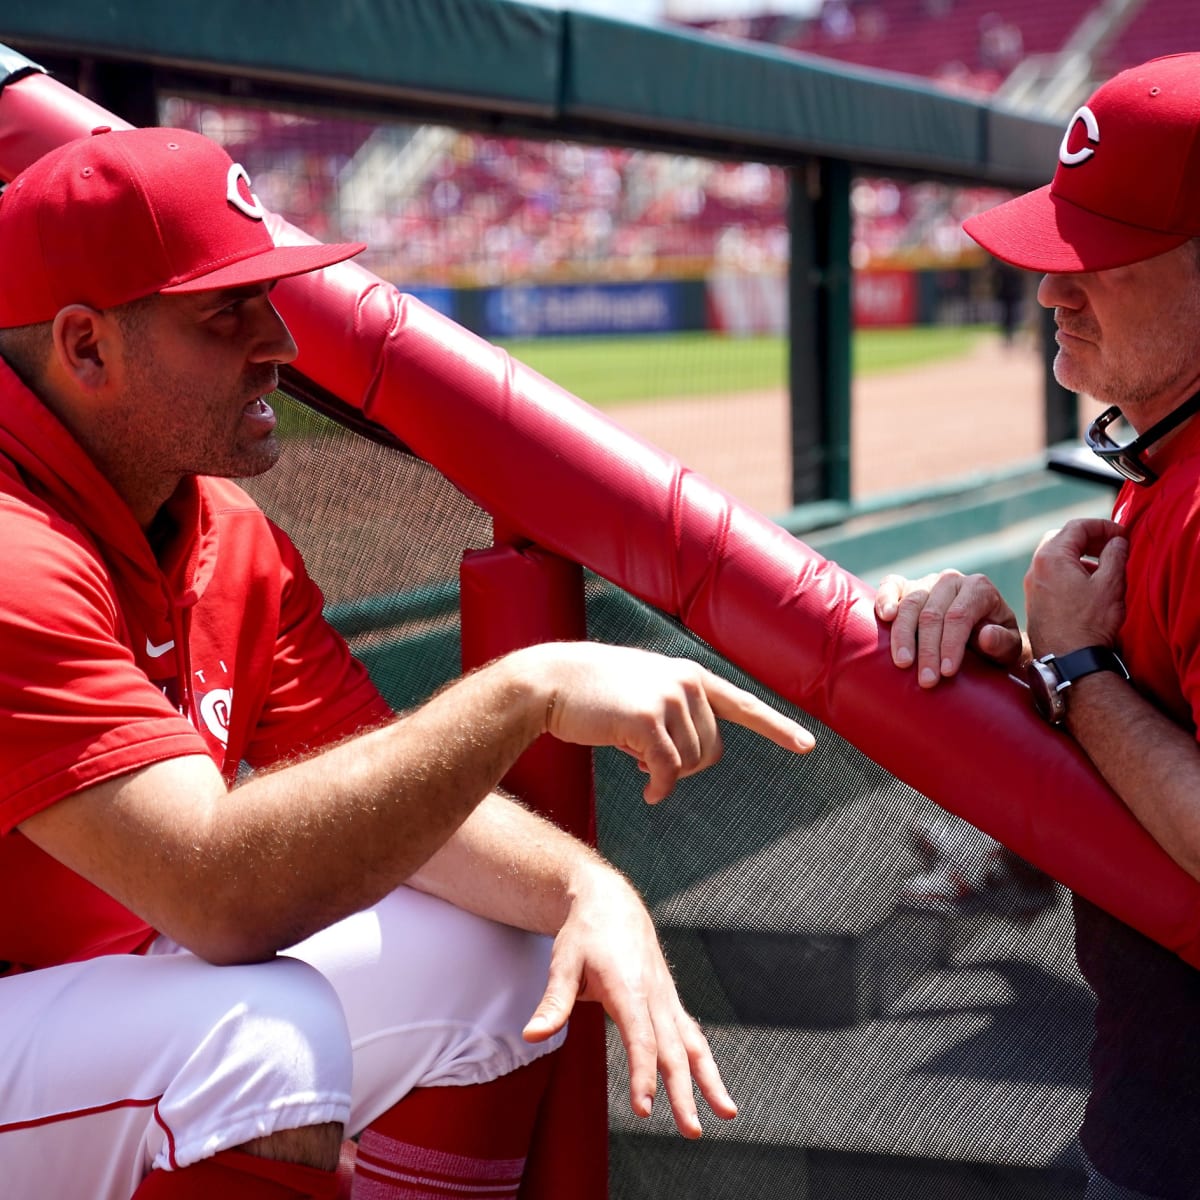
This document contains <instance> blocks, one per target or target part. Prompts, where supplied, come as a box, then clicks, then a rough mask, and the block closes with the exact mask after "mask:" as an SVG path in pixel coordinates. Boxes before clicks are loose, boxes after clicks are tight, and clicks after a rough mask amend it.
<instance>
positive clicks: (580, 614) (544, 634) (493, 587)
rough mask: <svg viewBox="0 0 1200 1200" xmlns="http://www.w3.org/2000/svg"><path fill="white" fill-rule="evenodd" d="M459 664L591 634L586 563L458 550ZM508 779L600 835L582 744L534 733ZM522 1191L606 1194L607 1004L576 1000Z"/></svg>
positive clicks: (546, 1196) (591, 839)
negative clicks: (461, 553) (585, 589)
mask: <svg viewBox="0 0 1200 1200" xmlns="http://www.w3.org/2000/svg"><path fill="white" fill-rule="evenodd" d="M459 578H460V583H461V601H460V611H461V617H462V665H463V670H464V671H469V670H472V669H474V668H476V667H481V666H483V665H484V664H485V663H488V662H490V661H491V660H492V659H493V658H497V657H498V656H500V655H501V654H507V653H509V652H510V651H512V650H517V649H520V648H521V647H522V646H532V645H535V644H537V643H538V642H549V641H577V640H582V639H583V638H585V637H586V636H587V618H586V613H585V609H584V597H583V572H582V570H581V569H580V567H579V566H578V564H576V563H573V562H570V561H568V560H567V559H565V558H559V557H558V556H557V555H554V554H549V553H547V552H546V551H544V550H539V549H537V548H536V547H527V548H518V547H516V546H511V545H498V546H495V547H493V548H492V549H490V550H476V551H471V552H469V553H468V554H466V555H465V556H464V558H463V563H462V567H461V570H460V573H459ZM504 786H505V787H506V788H507V789H508V790H509V791H510V792H512V793H513V794H514V795H516V796H519V797H520V798H521V799H522V800H523V801H525V802H526V803H527V804H528V805H529V806H530V807H531V808H534V809H536V810H537V811H538V812H540V813H542V815H543V816H546V817H548V818H549V819H550V820H552V821H554V822H556V823H557V824H558V825H560V826H562V827H563V828H564V829H566V830H568V831H569V832H571V833H573V834H575V836H576V837H579V838H582V839H584V840H585V841H587V842H588V843H590V844H591V845H595V843H596V808H595V790H594V786H593V777H592V755H591V751H590V750H589V749H588V748H587V747H586V746H572V745H568V744H567V743H565V742H560V741H557V740H556V739H555V738H552V737H549V736H545V737H541V738H539V739H538V740H537V741H536V742H534V744H533V745H532V746H530V747H529V749H528V750H527V751H526V752H525V753H524V754H523V755H522V756H521V757H520V759H518V761H517V762H516V763H515V764H514V766H513V768H512V770H511V771H510V772H509V774H508V775H507V776H506V777H505V779H504ZM520 1195H521V1200H554V1198H555V1197H562V1196H570V1197H572V1198H573V1200H605V1197H606V1196H607V1195H608V1087H607V1079H606V1051H605V1036H604V1011H603V1009H601V1008H600V1006H599V1005H597V1004H580V1005H578V1006H577V1007H576V1009H575V1012H574V1013H573V1014H572V1016H571V1024H570V1028H569V1029H568V1032H567V1040H566V1043H565V1044H564V1045H563V1047H562V1049H561V1050H560V1051H559V1052H558V1055H557V1061H556V1062H555V1064H554V1071H553V1073H552V1075H551V1076H550V1083H549V1086H548V1088H547V1092H546V1097H545V1100H544V1101H543V1103H542V1107H541V1111H540V1113H539V1115H538V1123H537V1127H536V1128H535V1130H534V1141H533V1145H532V1147H531V1149H530V1154H529V1159H528V1161H527V1162H526V1166H525V1176H524V1179H523V1180H522V1183H521V1193H520Z"/></svg>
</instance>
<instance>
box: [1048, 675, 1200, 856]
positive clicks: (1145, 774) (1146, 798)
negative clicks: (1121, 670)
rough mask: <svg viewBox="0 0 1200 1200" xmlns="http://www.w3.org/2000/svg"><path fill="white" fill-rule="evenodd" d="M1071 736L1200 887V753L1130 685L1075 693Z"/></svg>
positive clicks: (1096, 679) (1089, 682) (1098, 679)
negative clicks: (1197, 881) (1196, 880)
mask: <svg viewBox="0 0 1200 1200" xmlns="http://www.w3.org/2000/svg"><path fill="white" fill-rule="evenodd" d="M1067 729H1068V730H1069V732H1070V733H1071V735H1072V737H1074V738H1075V740H1076V741H1077V742H1078V743H1079V744H1080V746H1081V747H1082V748H1083V750H1084V752H1085V753H1086V754H1087V756H1088V758H1090V759H1091V760H1092V762H1093V764H1094V765H1095V766H1096V768H1097V769H1098V770H1099V771H1100V773H1101V774H1102V775H1103V776H1104V778H1105V779H1106V780H1107V782H1108V784H1109V786H1110V787H1112V789H1113V791H1115V792H1116V793H1117V795H1118V796H1120V797H1121V799H1122V800H1124V802H1125V803H1126V804H1127V805H1128V806H1129V809H1130V810H1131V811H1132V813H1133V815H1134V816H1135V817H1137V819H1138V821H1139V822H1140V823H1141V824H1142V825H1143V826H1144V827H1145V829H1146V830H1147V831H1148V832H1149V833H1150V836H1151V837H1153V838H1154V840H1155V841H1156V842H1158V844H1159V845H1160V846H1162V848H1163V849H1164V850H1165V851H1166V852H1167V853H1168V854H1169V855H1170V856H1171V857H1172V858H1173V859H1174V860H1175V861H1176V862H1177V863H1178V864H1179V865H1180V866H1181V867H1183V869H1184V870H1185V871H1187V872H1188V873H1189V874H1190V875H1192V876H1194V877H1195V878H1197V879H1200V746H1198V745H1197V743H1196V739H1195V737H1194V736H1193V735H1192V734H1191V733H1189V732H1188V731H1187V730H1184V729H1181V728H1180V727H1179V726H1178V725H1176V724H1175V723H1174V722H1173V721H1171V720H1170V719H1169V718H1167V717H1165V716H1163V714H1162V713H1161V712H1159V711H1158V709H1156V708H1155V707H1154V706H1153V705H1152V704H1150V703H1149V702H1148V701H1147V700H1145V699H1144V698H1143V697H1142V696H1141V695H1139V694H1138V692H1137V691H1136V690H1135V689H1134V688H1132V687H1131V686H1130V685H1129V684H1128V683H1126V682H1125V681H1124V680H1122V679H1119V678H1118V677H1117V676H1116V675H1113V674H1112V673H1110V672H1097V673H1096V674H1094V675H1089V676H1086V677H1085V678H1083V679H1081V680H1079V681H1077V682H1076V683H1074V684H1073V685H1072V686H1071V689H1070V695H1069V697H1068V706H1067Z"/></svg>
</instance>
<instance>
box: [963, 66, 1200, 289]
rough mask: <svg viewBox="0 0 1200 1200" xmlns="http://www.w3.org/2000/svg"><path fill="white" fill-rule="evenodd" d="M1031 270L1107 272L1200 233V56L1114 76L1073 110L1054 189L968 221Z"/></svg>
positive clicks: (978, 235)
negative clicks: (1084, 102) (1111, 268)
mask: <svg viewBox="0 0 1200 1200" xmlns="http://www.w3.org/2000/svg"><path fill="white" fill-rule="evenodd" d="M963 228H964V229H965V230H966V232H967V233H968V234H969V235H970V236H971V237H973V238H974V239H975V240H976V241H977V242H978V243H979V244H980V245H981V246H983V248H984V249H985V250H990V251H991V252H992V254H994V255H995V256H996V257H997V258H1001V259H1003V260H1004V261H1005V262H1009V263H1012V264H1013V265H1014V266H1017V267H1024V268H1026V269H1027V270H1031V271H1049V272H1055V273H1058V272H1071V271H1105V270H1108V269H1109V268H1110V267H1123V266H1127V265H1128V264H1129V263H1134V262H1140V261H1141V260H1142V259H1146V258H1153V257H1155V256H1156V255H1158V254H1165V253H1166V252H1167V251H1168V250H1173V249H1174V248H1175V247H1176V246H1181V245H1183V243H1184V242H1186V241H1188V240H1189V239H1191V238H1194V237H1200V54H1173V55H1170V56H1168V57H1166V58H1156V59H1153V60H1152V61H1151V62H1148V63H1144V64H1143V65H1142V66H1140V67H1131V68H1129V70H1127V71H1122V72H1121V73H1120V74H1119V75H1114V76H1113V78H1112V79H1110V80H1109V81H1108V82H1107V83H1105V84H1103V85H1102V86H1101V87H1099V88H1098V89H1097V90H1096V91H1095V92H1094V93H1093V94H1092V97H1091V99H1090V100H1088V102H1087V103H1086V104H1084V105H1081V106H1080V107H1079V108H1078V109H1076V110H1075V112H1074V114H1073V115H1072V117H1071V119H1070V121H1069V122H1068V123H1067V130H1066V133H1065V134H1063V140H1062V144H1061V145H1060V146H1059V150H1058V169H1057V170H1056V171H1055V173H1054V180H1053V182H1052V183H1050V184H1048V185H1047V186H1046V187H1043V188H1038V189H1037V190H1036V191H1033V192H1028V193H1026V194H1025V195H1024V196H1018V197H1016V199H1014V200H1009V201H1007V202H1006V203H1004V204H1001V205H999V206H998V207H996V208H993V209H989V210H988V211H987V212H984V213H980V214H979V215H978V216H974V217H971V218H969V219H968V220H967V221H964V222H963Z"/></svg>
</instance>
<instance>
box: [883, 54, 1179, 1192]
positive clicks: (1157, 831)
mask: <svg viewBox="0 0 1200 1200" xmlns="http://www.w3.org/2000/svg"><path fill="white" fill-rule="evenodd" d="M1058 158H1059V162H1058V168H1057V170H1056V172H1055V175H1054V180H1053V182H1052V183H1051V184H1049V185H1048V186H1047V187H1043V188H1040V189H1038V190H1037V191H1034V192H1031V193H1029V194H1027V195H1024V196H1019V197H1017V198H1016V199H1014V200H1011V201H1009V202H1008V203H1006V204H1002V205H1000V206H999V207H997V208H995V209H992V210H990V211H988V212H986V213H983V214H982V215H980V216H977V217H974V218H972V219H970V220H969V221H967V222H966V225H965V228H966V230H967V232H968V233H969V234H970V235H971V236H972V237H973V238H975V239H976V241H978V242H979V243H980V244H981V245H982V246H984V247H985V248H986V249H988V250H989V251H991V252H992V253H993V254H994V255H996V257H998V258H1000V259H1003V260H1004V261H1005V262H1009V263H1012V264H1013V265H1015V266H1017V267H1023V268H1025V269H1027V270H1033V271H1039V272H1042V273H1043V278H1042V281H1041V284H1040V287H1039V289H1038V300H1039V301H1040V303H1041V304H1042V305H1044V306H1045V307H1047V308H1052V309H1053V310H1054V317H1055V322H1056V324H1057V326H1058V333H1057V342H1058V354H1057V357H1056V359H1055V364H1054V371H1055V376H1056V378H1057V379H1058V380H1059V382H1060V383H1062V384H1063V386H1065V387H1067V388H1070V389H1072V390H1073V391H1076V392H1083V393H1087V394H1089V395H1092V396H1094V397H1096V398H1097V399H1100V400H1102V401H1104V402H1105V403H1107V404H1108V405H1109V406H1110V407H1109V408H1108V409H1107V410H1106V411H1105V412H1104V413H1103V414H1102V415H1101V416H1100V417H1098V418H1097V419H1096V421H1095V422H1093V424H1092V427H1091V429H1090V430H1089V432H1088V439H1087V440H1088V442H1089V445H1090V446H1091V448H1092V449H1093V450H1094V451H1095V452H1096V453H1097V454H1099V455H1100V456H1101V457H1102V458H1103V459H1104V460H1105V461H1107V462H1109V463H1110V464H1111V465H1112V466H1113V467H1115V468H1116V469H1117V470H1118V471H1119V472H1120V473H1121V474H1122V475H1123V476H1124V477H1125V478H1126V480H1127V481H1128V482H1126V483H1125V484H1124V486H1123V487H1122V489H1121V492H1120V494H1119V495H1118V497H1117V501H1116V505H1115V507H1114V509H1113V519H1112V520H1111V521H1105V520H1078V521H1071V522H1069V523H1068V524H1067V525H1066V526H1064V527H1063V528H1062V529H1061V530H1058V531H1057V532H1055V533H1054V534H1052V535H1048V536H1047V537H1046V538H1045V539H1044V540H1043V542H1042V544H1041V546H1040V547H1039V548H1038V551H1037V553H1036V554H1035V556H1034V559H1033V563H1032V565H1031V567H1030V569H1029V572H1028V574H1027V575H1026V578H1025V603H1026V615H1027V622H1028V629H1027V632H1026V635H1025V636H1022V633H1021V631H1020V629H1019V628H1018V624H1017V619H1016V617H1015V615H1014V613H1013V611H1012V609H1011V608H1010V607H1009V605H1008V604H1007V603H1006V602H1005V601H1004V599H1003V598H1002V597H1001V595H1000V593H999V592H998V590H997V589H996V588H995V586H994V585H993V584H992V583H991V582H990V581H989V580H987V579H986V578H984V577H983V576H971V577H965V576H963V575H961V574H959V573H957V572H953V571H945V572H942V573H940V574H937V575H932V576H929V577H927V578H925V579H921V580H915V581H914V580H904V579H900V578H898V577H889V578H888V579H885V580H884V581H883V582H882V583H881V585H880V587H879V591H878V595H877V598H876V612H877V615H878V616H879V618H880V619H881V620H882V621H885V622H890V623H891V651H892V658H893V661H894V662H895V664H896V665H897V666H898V667H903V668H906V669H915V670H916V671H917V675H918V679H919V682H920V684H921V686H923V687H934V686H936V685H937V684H938V683H939V681H940V680H942V679H944V678H946V677H949V676H953V675H954V674H955V673H956V672H957V671H958V669H959V667H960V666H961V664H962V660H963V655H964V653H965V651H966V650H967V648H968V647H970V648H972V649H973V650H975V651H977V652H979V653H981V654H983V655H984V656H986V657H988V658H990V659H993V660H995V661H996V662H998V663H1000V664H1003V665H1005V666H1007V667H1009V668H1012V667H1015V666H1018V665H1023V666H1024V668H1025V670H1026V672H1027V676H1028V680H1029V685H1030V689H1031V693H1032V696H1033V700H1034V703H1035V704H1036V706H1037V708H1038V711H1039V712H1040V713H1041V714H1042V715H1043V716H1044V717H1045V718H1046V720H1047V721H1048V722H1050V723H1051V724H1052V725H1053V726H1054V727H1055V728H1056V729H1059V730H1062V731H1064V732H1065V733H1066V734H1069V735H1070V736H1071V737H1073V738H1074V739H1075V740H1076V741H1077V742H1078V743H1079V745H1080V746H1081V747H1082V748H1083V750H1084V752H1085V753H1086V754H1087V755H1088V757H1089V758H1090V759H1091V760H1092V762H1093V763H1094V764H1095V766H1096V767H1097V768H1098V770H1099V771H1100V772H1101V773H1102V774H1103V775H1104V777H1105V779H1107V781H1108V782H1109V784H1111V786H1112V787H1113V789H1114V790H1115V791H1116V792H1117V793H1118V794H1119V795H1120V796H1121V798H1122V799H1123V800H1124V801H1125V802H1126V804H1128V805H1129V807H1130V809H1131V810H1132V811H1133V812H1134V814H1135V815H1136V816H1137V818H1138V819H1139V820H1140V821H1141V822H1142V824H1143V825H1144V826H1145V827H1146V829H1147V830H1148V831H1149V832H1150V833H1151V835H1152V836H1153V837H1154V838H1155V839H1156V840H1157V841H1158V842H1159V843H1160V844H1161V845H1162V846H1163V847H1164V849H1166V850H1167V852H1168V853H1169V854H1170V855H1171V856H1172V857H1173V858H1174V859H1175V860H1176V861H1177V862H1178V863H1179V864H1180V865H1181V866H1183V868H1184V869H1185V870H1187V871H1189V872H1190V873H1191V874H1192V875H1195V876H1196V877H1198V878H1200V746H1198V745H1197V729H1198V727H1200V420H1196V419H1195V414H1196V413H1197V412H1198V411H1200V240H1197V239H1200V54H1180V55H1175V56H1172V57H1169V58H1161V59H1157V60H1155V61H1153V62H1149V63H1146V64H1144V65H1143V66H1139V67H1135V68H1132V69H1130V70H1127V71H1123V72H1121V74H1119V75H1117V76H1115V77H1114V78H1113V79H1112V80H1110V81H1109V82H1108V83H1106V84H1104V85H1103V86H1102V87H1100V88H1099V89H1098V90H1097V91H1096V92H1095V94H1094V95H1093V96H1092V97H1091V98H1090V99H1089V100H1088V102H1087V103H1086V104H1084V105H1082V106H1081V107H1080V108H1079V109H1077V110H1076V112H1075V113H1074V114H1073V116H1072V117H1071V119H1070V121H1069V122H1068V124H1067V129H1066V132H1065V134H1064V136H1063V139H1062V144H1061V146H1060V148H1059V156H1058ZM1118 418H1123V420H1124V421H1125V422H1126V423H1127V424H1128V425H1129V426H1131V427H1132V429H1133V430H1134V431H1135V433H1136V437H1134V438H1133V439H1132V440H1130V441H1128V442H1126V443H1124V444H1122V443H1119V442H1118V441H1116V440H1114V438H1113V436H1112V434H1111V433H1110V430H1111V429H1112V427H1113V425H1114V423H1115V422H1116V421H1117V420H1118ZM1075 924H1076V947H1077V957H1078V960H1079V965H1080V967H1081V969H1082V971H1083V973H1084V975H1085V976H1086V978H1087V980H1088V982H1089V983H1090V984H1091V986H1092V989H1093V990H1094V992H1095V994H1096V1019H1095V1037H1094V1041H1093V1048H1092V1090H1091V1095H1090V1097H1089V1100H1088V1105H1087V1111H1086V1114H1085V1118H1084V1124H1083V1129H1082V1131H1081V1135H1080V1140H1081V1143H1082V1146H1083V1149H1084V1151H1085V1153H1086V1155H1087V1157H1088V1159H1089V1162H1090V1164H1091V1172H1090V1177H1089V1185H1088V1192H1087V1195H1088V1197H1089V1200H1101V1198H1110V1200H1120V1198H1125V1200H1130V1198H1134V1200H1136V1198H1140V1197H1160V1198H1166V1200H1184V1198H1185V1197H1195V1196H1197V1195H1200V1090H1198V1089H1197V1086H1196V1078H1195V1075H1196V1067H1197V1064H1200V973H1198V972H1196V971H1195V970H1193V969H1192V968H1191V967H1189V966H1187V965H1185V964H1184V962H1183V961H1182V960H1181V959H1179V958H1177V957H1176V956H1175V955H1173V954H1171V953H1170V952H1169V951H1167V950H1165V949H1163V948H1162V947H1161V946H1158V945H1156V944H1155V943H1153V942H1151V941H1149V940H1148V939H1146V938H1144V937H1142V936H1141V935H1140V934H1138V933H1136V932H1134V931H1133V930H1132V929H1130V928H1128V927H1127V926H1125V925H1122V924H1121V923H1119V922H1117V921H1115V920H1113V919H1112V918H1111V917H1109V916H1108V915H1107V914H1106V913H1103V912H1101V911H1100V910H1099V909H1097V908H1095V907H1094V906H1093V905H1091V904H1089V903H1087V902H1086V901H1084V900H1082V899H1079V898H1078V897H1077V898H1076V900H1075Z"/></svg>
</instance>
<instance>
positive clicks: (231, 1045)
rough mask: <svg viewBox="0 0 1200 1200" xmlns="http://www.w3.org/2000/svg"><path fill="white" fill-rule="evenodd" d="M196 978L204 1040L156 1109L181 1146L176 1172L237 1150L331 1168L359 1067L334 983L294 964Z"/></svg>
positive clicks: (284, 961)
mask: <svg viewBox="0 0 1200 1200" xmlns="http://www.w3.org/2000/svg"><path fill="white" fill-rule="evenodd" d="M212 972H215V976H214V975H213V974H211V973H212ZM198 978H199V980H200V985H201V986H202V987H204V988H205V989H206V990H208V991H209V992H210V996H209V1000H208V1001H207V1002H206V1003H205V1004H203V1005H201V1006H200V1007H201V1009H203V1012H200V1011H194V1012H193V1016H194V1018H195V1020H196V1023H197V1024H199V1025H201V1029H202V1033H201V1036H199V1038H198V1041H197V1043H196V1044H195V1045H194V1048H193V1050H192V1052H191V1053H190V1054H189V1055H188V1056H187V1057H186V1060H185V1062H184V1065H183V1067H182V1069H181V1070H180V1072H179V1074H178V1075H177V1076H176V1078H175V1080H174V1082H173V1084H172V1086H171V1087H169V1088H168V1089H167V1091H166V1093H164V1095H163V1097H162V1099H161V1100H160V1102H159V1106H158V1115H159V1117H160V1119H161V1120H162V1121H163V1122H164V1124H165V1127H166V1128H167V1129H170V1130H171V1137H172V1139H173V1141H174V1144H175V1154H174V1156H173V1157H174V1163H173V1164H172V1165H176V1166H184V1165H187V1163H188V1162H196V1161H199V1160H200V1159H202V1158H206V1157H208V1156H209V1155H211V1154H212V1153H214V1151H216V1150H220V1149H228V1148H232V1147H234V1146H241V1147H243V1148H245V1149H246V1150H248V1151H249V1152H250V1153H253V1154H256V1155H259V1156H261V1157H265V1158H272V1159H276V1160H277V1161H280V1162H291V1163H298V1164H301V1165H305V1166H314V1167H319V1168H321V1169H324V1170H331V1169H332V1168H333V1167H334V1166H336V1164H337V1158H338V1150H339V1147H340V1144H341V1139H342V1129H343V1126H344V1124H345V1122H346V1121H347V1120H348V1119H349V1114H350V1087H351V1079H352V1074H353V1067H352V1060H351V1051H350V1035H349V1031H348V1030H347V1028H346V1020H345V1015H344V1013H343V1011H342V1007H341V1003H340V1001H339V1000H338V996H337V993H336V992H335V991H334V989H333V988H332V987H331V986H330V984H329V982H328V980H326V979H324V978H323V977H322V976H321V974H320V973H319V972H317V971H315V970H313V969H312V968H311V967H309V966H308V965H306V964H304V963H301V962H297V961H295V960H293V959H276V960H274V961H272V962H268V963H263V964H261V965H257V966H249V967H210V968H208V969H207V971H203V972H201V974H200V976H199V977H198ZM205 1014H206V1015H205ZM204 1025H206V1026H207V1028H204V1027H203V1026H204ZM192 1028H193V1030H194V1031H195V1030H196V1024H194V1025H193V1026H192ZM165 1150H166V1147H164V1151H165ZM158 1165H160V1166H162V1165H167V1163H166V1161H164V1162H163V1163H159V1164H158Z"/></svg>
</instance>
